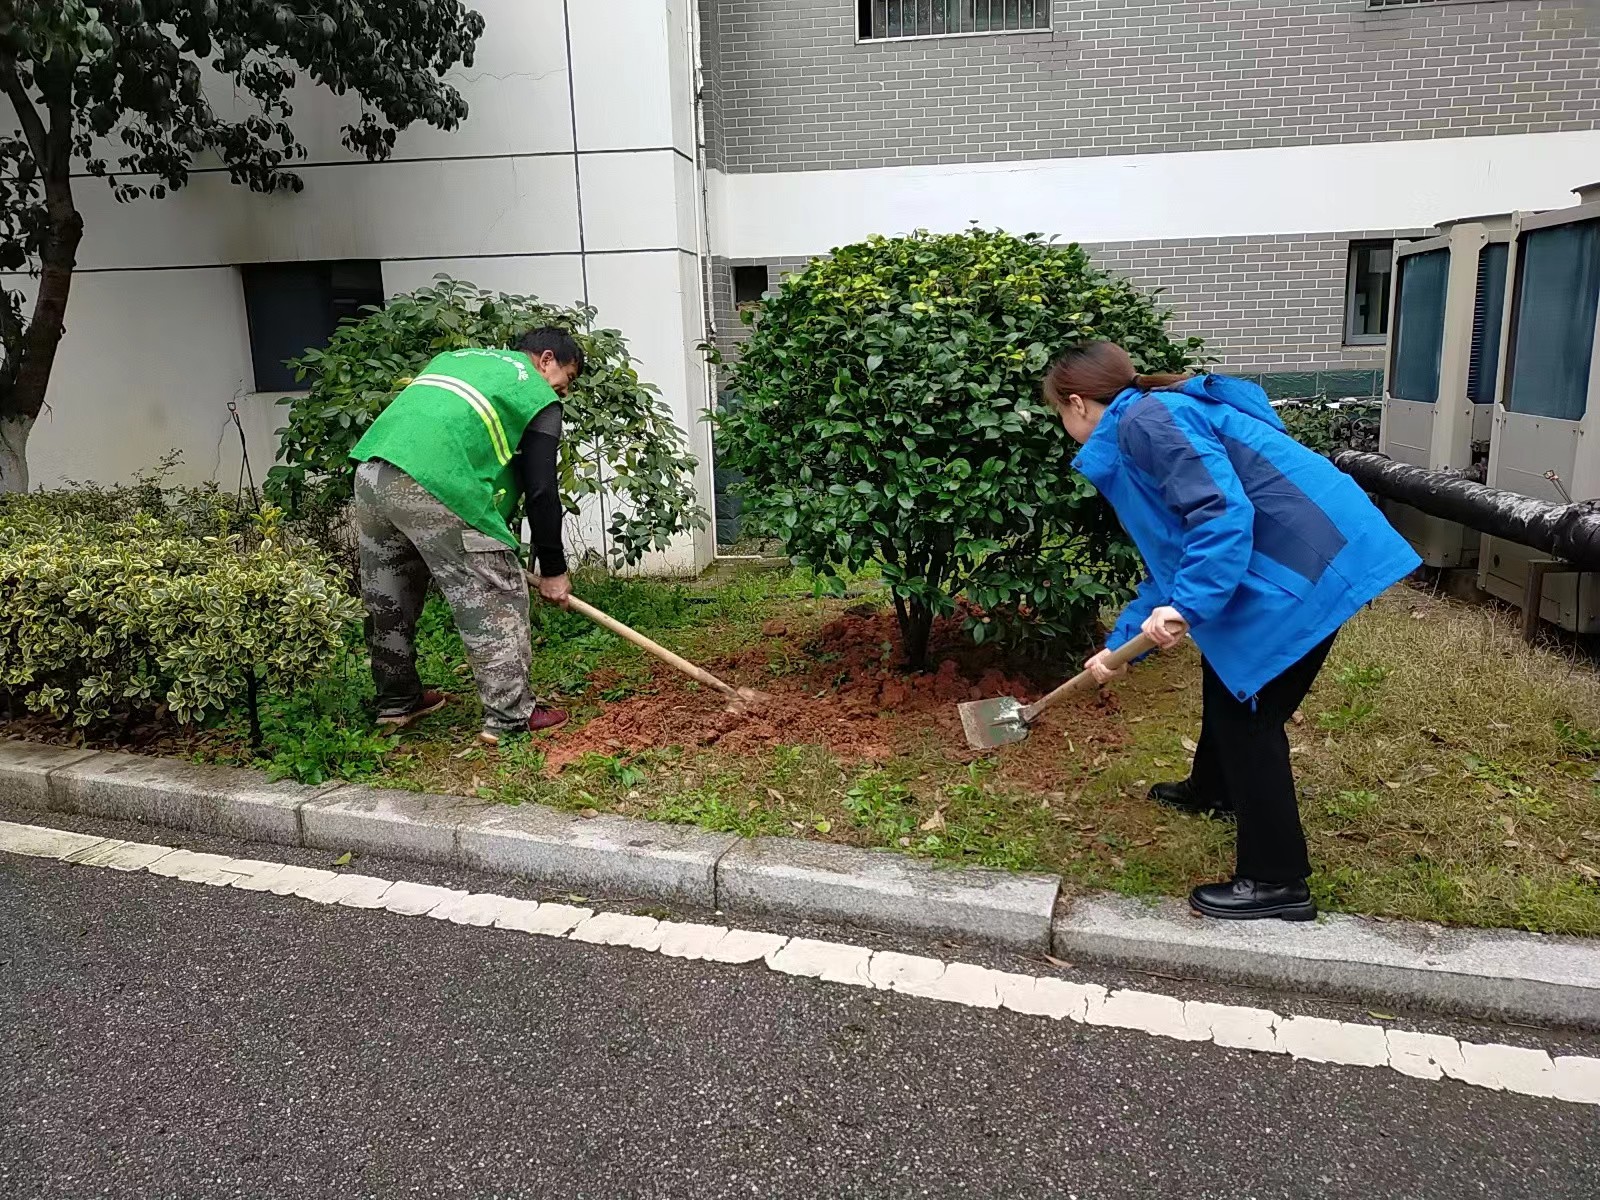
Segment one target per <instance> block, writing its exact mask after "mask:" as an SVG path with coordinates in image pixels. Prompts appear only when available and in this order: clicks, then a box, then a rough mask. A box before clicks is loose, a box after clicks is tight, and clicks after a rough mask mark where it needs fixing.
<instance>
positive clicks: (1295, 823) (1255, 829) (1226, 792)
mask: <svg viewBox="0 0 1600 1200" xmlns="http://www.w3.org/2000/svg"><path fill="white" fill-rule="evenodd" d="M1334 636H1335V637H1336V636H1338V635H1337V634H1335V635H1334ZM1332 648H1333V637H1329V638H1328V640H1327V641H1325V642H1323V643H1321V644H1320V645H1318V646H1316V647H1315V648H1313V649H1312V651H1311V652H1310V653H1309V654H1307V655H1306V656H1305V657H1304V658H1302V659H1301V660H1300V661H1299V662H1297V663H1295V664H1294V666H1292V667H1290V668H1289V669H1288V670H1287V671H1285V672H1284V673H1283V674H1282V675H1279V676H1278V677H1277V678H1276V679H1274V680H1273V681H1272V682H1271V683H1269V684H1267V686H1266V687H1264V688H1262V689H1261V692H1260V694H1259V695H1257V696H1256V698H1255V703H1254V704H1252V703H1251V702H1249V701H1247V700H1239V699H1238V698H1237V697H1235V696H1234V695H1233V693H1232V692H1230V691H1229V690H1228V688H1227V685H1226V684H1224V683H1223V682H1222V680H1221V679H1219V678H1218V677H1217V673H1216V672H1215V671H1213V670H1212V669H1211V664H1210V663H1208V662H1205V661H1204V660H1202V662H1201V673H1202V680H1201V703H1202V715H1201V719H1200V743H1199V746H1198V748H1197V749H1196V750H1195V755H1194V770H1193V772H1192V773H1191V775H1190V777H1189V778H1190V781H1191V783H1192V784H1193V787H1194V790H1195V792H1196V793H1197V794H1198V795H1199V796H1200V797H1201V798H1203V799H1204V800H1206V801H1209V802H1210V803H1212V804H1215V805H1216V806H1217V807H1218V808H1224V809H1232V810H1233V812H1234V813H1235V814H1236V816H1237V818H1238V823H1239V847H1238V858H1237V864H1238V865H1237V873H1238V875H1239V877H1240V878H1243V879H1254V880H1255V881H1256V882H1258V883H1293V882H1295V881H1297V880H1301V879H1304V878H1306V877H1307V876H1308V875H1310V874H1311V861H1310V859H1309V858H1307V856H1306V835H1305V830H1303V829H1302V828H1301V827H1300V804H1299V801H1298V800H1297V799H1296V797H1295V790H1294V773H1293V771H1292V770H1291V769H1290V766H1289V735H1288V734H1287V733H1286V732H1285V731H1284V726H1285V725H1286V724H1288V721H1289V718H1290V717H1292V716H1293V715H1294V710H1295V709H1297V708H1299V707H1300V702H1301V701H1302V700H1304V699H1305V698H1306V693H1307V692H1309V691H1310V690H1311V685H1312V683H1313V682H1315V680H1316V678H1317V672H1318V671H1320V670H1322V664H1323V662H1324V661H1326V659H1327V657H1328V651H1329V650H1331V649H1332Z"/></svg>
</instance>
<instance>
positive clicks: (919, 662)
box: [900, 600, 933, 671]
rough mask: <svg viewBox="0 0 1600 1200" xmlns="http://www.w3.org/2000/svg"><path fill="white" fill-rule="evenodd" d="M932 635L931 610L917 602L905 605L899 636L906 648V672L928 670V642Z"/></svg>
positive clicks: (908, 602)
mask: <svg viewBox="0 0 1600 1200" xmlns="http://www.w3.org/2000/svg"><path fill="white" fill-rule="evenodd" d="M932 634H933V609H931V608H929V607H928V606H927V605H926V604H923V603H922V602H921V601H918V600H910V601H907V603H906V614H905V619H904V620H903V621H901V622H900V636H901V637H902V638H903V639H904V641H905V646H906V670H908V671H926V670H927V669H928V640H929V638H930V637H931V636H932Z"/></svg>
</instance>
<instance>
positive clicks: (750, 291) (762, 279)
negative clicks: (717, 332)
mask: <svg viewBox="0 0 1600 1200" xmlns="http://www.w3.org/2000/svg"><path fill="white" fill-rule="evenodd" d="M768 284H769V280H768V277H767V269H766V268H765V267H735V268H734V269H733V303H734V305H735V306H736V307H739V308H743V307H744V306H745V305H746V304H760V303H761V297H763V296H765V295H766V294H767V287H768Z"/></svg>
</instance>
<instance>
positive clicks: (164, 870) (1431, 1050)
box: [0, 821, 1600, 1105]
mask: <svg viewBox="0 0 1600 1200" xmlns="http://www.w3.org/2000/svg"><path fill="white" fill-rule="evenodd" d="M0 851H9V852H10V853H13V854H21V855H28V856H31V857H35V858H53V859H57V860H60V861H63V862H66V863H69V864H71V865H75V866H86V867H102V868H107V869H111V870H119V871H139V870H143V871H148V872H150V873H151V874H153V875H160V876H165V877H167V878H172V879H177V880H180V881H183V882H187V883H198V884H205V885H209V886H213V887H234V888H239V889H241V890H244V891H256V892H263V891H270V892H272V893H274V894H275V895H279V896H287V895H291V894H292V895H295V896H298V897H300V898H301V899H304V900H309V901H311V902H313V903H317V904H342V905H345V906H347V907H352V908H374V909H375V908H382V909H386V910H387V911H389V912H391V913H394V914H396V915H399V916H407V917H420V916H428V917H432V918H434V919H436V920H441V921H451V922H454V923H455V924H458V925H477V926H486V927H487V926H492V927H493V928H495V929H509V930H515V931H518V932H522V933H532V934H539V935H542V936H546V937H556V938H569V939H571V940H572V941H576V942H589V943H592V944H595V945H603V946H628V947H632V948H634V949H637V950H644V951H647V952H650V953H655V954H662V955H666V956H669V957H673V958H684V959H693V960H699V961H705V962H720V963H752V962H756V961H758V960H759V961H764V962H765V963H766V965H767V966H768V967H769V968H770V969H771V970H774V971H779V972H781V973H783V974H786V975H796V976H801V977H804V978H810V979H819V980H821V981H823V982H825V983H837V984H844V985H848V986H852V987H865V988H875V989H877V990H879V991H887V992H899V993H902V994H904V995H907V996H918V997H922V998H924V999H928V1000H937V1001H942V1002H944V1003H947V1004H964V1005H967V1006H968V1007H972V1008H1004V1009H1008V1010H1009V1011H1011V1012H1015V1013H1021V1014H1024V1015H1027V1016H1034V1017H1047V1018H1050V1019H1052V1020H1057V1021H1060V1020H1069V1021H1077V1022H1079V1023H1081V1024H1084V1025H1100V1026H1105V1027H1109V1028H1117V1029H1133V1030H1138V1031H1140V1032H1142V1033H1147V1034H1150V1035H1151V1036H1153V1037H1165V1038H1172V1039H1174V1040H1177V1041H1186V1042H1213V1043H1215V1044H1216V1045H1218V1046H1224V1047H1229V1048H1232V1049H1239V1050H1254V1051H1258V1052H1260V1053H1263V1054H1286V1055H1288V1056H1289V1057H1290V1058H1296V1059H1301V1060H1303V1061H1306V1062H1316V1063H1333V1064H1337V1065H1339V1066H1351V1067H1388V1068H1390V1069H1391V1070H1394V1071H1398V1072H1400V1073H1401V1074H1402V1075H1409V1076H1411V1077H1412V1078H1415V1079H1427V1080H1443V1079H1451V1080H1455V1081H1458V1082H1460V1083H1467V1084H1471V1085H1473V1086H1475V1087H1482V1088H1489V1089H1491V1090H1494V1091H1505V1092H1514V1093H1517V1094H1519V1095H1524V1096H1539V1097H1544V1098H1549V1099H1555V1100H1565V1101H1569V1102H1571V1103H1574V1104H1595V1105H1600V1059H1597V1058H1582V1057H1577V1056H1558V1057H1554V1058H1552V1057H1551V1056H1550V1055H1549V1054H1548V1053H1546V1052H1545V1051H1543V1050H1530V1049H1527V1048H1525V1047H1520V1046H1503V1045H1480V1044H1477V1043H1474V1042H1461V1041H1458V1040H1456V1039H1455V1038H1452V1037H1446V1036H1444V1035H1442V1034H1435V1033H1417V1032H1414V1031H1410V1030H1404V1029H1391V1028H1387V1027H1385V1026H1382V1025H1362V1024H1358V1023H1355V1022H1350V1021H1333V1020H1328V1019H1327V1018H1324V1017H1301V1016H1291V1017H1284V1016H1281V1015H1279V1014H1278V1013H1275V1012H1271V1011H1269V1010H1267V1009H1262V1008H1249V1007H1245V1006H1235V1005H1229V1004H1212V1003H1207V1002H1202V1001H1195V1000H1187V1001H1186V1000H1181V999H1179V998H1178V997H1176V996H1164V995H1159V994H1157V993H1154V992H1141V991H1137V990H1134V989H1130V988H1118V989H1115V990H1108V989H1106V988H1103V987H1101V986H1099V985H1098V984H1086V983H1073V982H1071V981H1069V980H1065V979H1054V978H1049V977H1038V976H1033V975H1022V974H1013V973H1011V972H1006V971H995V970H991V969H989V968H988V967H980V966H975V965H973V964H971V963H959V962H958V963H946V962H943V961H941V960H940V959H937V958H923V957H921V956H918V955H914V954H899V953H896V952H894V951H889V950H878V951H874V950H871V949H869V948H867V947H865V946H850V945H844V944H842V943H838V942H821V941H815V940H813V939H810V938H790V937H784V936H783V935H781V934H775V933H761V932H757V931H754V930H744V929H728V928H725V927H723V926H718V925H699V924H693V923H688V922H679V921H658V920H656V919H655V918H653V917H638V916H631V915H629V914H627V913H613V912H595V911H593V910H591V909H587V908H576V907H573V906H572V905H567V904H540V903H537V902H535V901H532V900H513V899H511V898H509V897H506V896H496V895H493V894H473V893H468V892H462V891H455V890H452V889H450V888H441V887H434V886H432V885H429V884H421V883H407V882H404V881H400V882H392V881H390V880H387V879H378V878H376V877H373V876H369V875H357V874H352V873H348V872H346V873H338V872H334V871H324V870H319V869H316V868H311V867H297V866H291V865H288V864H285V863H273V862H263V861H260V860H257V859H242V858H229V857H227V856H226V855H222V854H197V853H194V852H192V851H188V850H176V849H172V848H170V847H166V846H154V845H146V844H143V843H139V842H126V841H121V840H119V839H116V838H97V837H92V836H89V835H87V834H81V833H68V832H65V831H63V830H59V829H47V828H43V827H40V826H34V825H18V824H13V823H11V822H9V821H0Z"/></svg>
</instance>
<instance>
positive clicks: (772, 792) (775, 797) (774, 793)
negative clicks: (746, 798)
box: [767, 788, 783, 804]
mask: <svg viewBox="0 0 1600 1200" xmlns="http://www.w3.org/2000/svg"><path fill="white" fill-rule="evenodd" d="M767 798H768V799H769V800H772V801H774V802H775V803H778V804H782V803H783V793H782V792H780V791H779V790H778V789H777V788H768V789H767Z"/></svg>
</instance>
